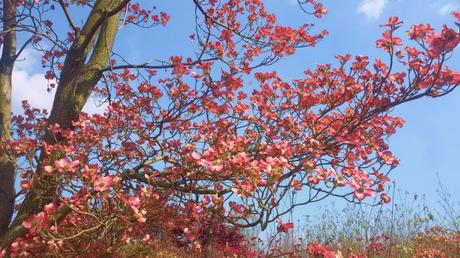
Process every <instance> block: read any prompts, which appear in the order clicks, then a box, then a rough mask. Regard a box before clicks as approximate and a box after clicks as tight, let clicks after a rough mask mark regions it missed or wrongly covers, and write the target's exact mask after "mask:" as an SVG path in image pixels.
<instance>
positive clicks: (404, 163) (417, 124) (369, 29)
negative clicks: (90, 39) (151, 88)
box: [13, 0, 460, 204]
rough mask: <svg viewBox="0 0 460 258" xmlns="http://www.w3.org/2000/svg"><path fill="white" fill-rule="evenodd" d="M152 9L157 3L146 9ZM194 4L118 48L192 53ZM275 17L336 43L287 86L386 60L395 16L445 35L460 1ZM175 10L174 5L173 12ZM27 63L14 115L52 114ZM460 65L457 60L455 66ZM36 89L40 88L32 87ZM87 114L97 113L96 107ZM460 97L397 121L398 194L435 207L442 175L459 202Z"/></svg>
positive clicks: (386, 0) (332, 5)
mask: <svg viewBox="0 0 460 258" xmlns="http://www.w3.org/2000/svg"><path fill="white" fill-rule="evenodd" d="M144 2H146V3H151V1H147V0H146V1H144ZM191 2H192V1H183V0H174V1H155V4H157V6H158V8H159V9H160V10H164V11H166V12H168V13H169V14H170V16H171V22H170V24H169V25H168V26H167V27H166V28H157V29H155V30H152V31H149V32H146V31H145V30H139V29H134V28H129V27H127V28H123V29H122V30H121V32H120V35H119V36H120V37H119V39H120V40H119V41H117V43H116V46H115V48H116V49H117V51H119V52H122V53H123V54H124V55H125V56H127V57H128V60H130V61H132V62H133V63H135V62H145V61H147V60H150V59H147V60H146V59H145V58H146V57H147V58H157V59H167V58H168V57H169V56H171V55H187V54H190V53H191V49H192V48H191V46H192V44H191V43H190V42H189V40H188V35H189V34H191V33H192V32H193V28H194V25H193V16H194V12H193V8H192V5H191ZM266 2H267V6H268V9H269V10H271V11H273V12H276V13H278V15H279V16H278V18H279V20H280V22H281V23H284V24H292V25H296V24H300V23H302V22H315V23H316V24H317V25H316V26H317V28H318V31H319V30H320V29H322V28H327V29H328V31H329V32H330V35H329V36H328V37H327V38H326V39H325V40H324V41H323V42H321V43H320V44H319V45H318V46H317V47H316V48H310V49H303V50H300V51H299V52H298V53H297V55H296V56H294V57H289V58H287V59H285V60H283V61H281V62H279V63H277V64H275V65H274V66H273V67H272V69H275V70H277V71H278V72H279V73H280V74H281V75H282V76H284V77H285V78H286V79H289V78H295V77H300V76H302V71H303V70H304V69H306V68H312V67H314V66H315V65H316V64H318V63H329V62H331V61H333V59H334V56H335V55H337V54H345V53H350V54H364V55H369V56H371V57H382V58H383V59H384V60H385V55H383V52H381V51H379V50H377V49H376V48H375V40H376V39H378V38H379V37H380V34H381V32H382V30H381V28H379V24H382V23H385V22H386V20H387V19H388V17H390V16H394V15H396V16H399V17H400V18H401V19H402V20H404V22H405V25H404V27H403V28H402V29H401V30H400V33H401V34H402V35H403V32H404V31H405V30H407V29H408V28H409V26H410V25H411V24H416V23H431V24H432V25H433V26H434V27H436V28H440V27H441V26H442V24H445V23H447V24H451V25H452V24H453V18H452V17H451V15H450V13H451V12H452V11H454V10H460V1H455V0H431V1H429V0H324V1H322V2H323V3H324V4H325V6H326V7H327V8H328V9H329V13H328V15H326V16H325V17H324V18H323V19H321V20H316V19H313V18H311V17H307V16H305V15H304V14H303V13H302V12H301V11H300V9H299V8H298V7H297V5H296V3H295V0H269V1H266ZM172 3H174V4H172ZM459 56H460V54H459V53H457V54H456V55H454V56H453V58H452V60H451V62H450V65H451V67H452V68H455V70H457V71H458V70H460V61H458V60H460V58H459ZM23 58H24V59H25V61H24V62H20V63H19V64H18V65H17V67H16V72H15V75H14V81H15V89H14V91H13V94H14V95H13V98H14V103H15V104H14V106H15V110H16V111H18V107H19V103H20V100H22V99H28V100H29V101H30V102H31V104H32V105H33V106H38V107H43V108H49V107H50V105H51V103H52V98H53V96H52V94H48V93H47V92H46V84H47V82H46V81H45V80H44V78H43V71H41V70H40V69H39V68H38V67H39V57H38V56H36V55H35V54H34V53H33V52H32V51H25V53H24V56H23ZM455 58H456V59H455ZM31 85H33V87H31ZM86 110H87V111H91V112H95V111H96V110H97V109H96V107H95V106H94V104H92V103H90V104H88V105H87V107H86ZM459 111H460V90H457V91H454V92H453V93H451V94H450V95H449V96H446V97H443V98H439V99H423V100H420V101H417V102H413V103H409V104H406V105H404V106H401V107H398V108H397V109H396V110H394V113H393V114H396V115H400V116H402V117H403V118H404V119H405V120H406V125H405V127H404V128H403V129H401V130H400V131H399V132H398V133H397V134H396V135H395V136H394V137H393V138H391V140H390V146H391V148H392V150H393V152H394V153H395V154H396V155H397V156H398V157H399V158H400V159H401V165H400V166H399V167H398V168H396V169H395V170H393V172H392V174H391V178H392V179H394V180H395V182H396V186H397V188H401V189H403V190H407V191H409V192H416V193H419V194H425V195H426V198H427V201H428V203H432V204H434V203H435V202H436V200H437V196H436V188H437V173H438V174H439V178H440V180H441V182H442V183H443V184H444V185H445V186H446V187H447V189H448V191H449V192H450V193H451V194H452V196H453V197H454V199H455V200H456V201H460V187H458V185H459V183H458V182H459V181H460V171H459V169H458V166H457V162H458V161H460V151H459V150H458V147H460V135H459V134H458V133H457V132H458V131H459V130H458V129H459V127H460V119H459V117H460V115H459Z"/></svg>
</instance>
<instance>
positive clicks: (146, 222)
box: [0, 0, 460, 256]
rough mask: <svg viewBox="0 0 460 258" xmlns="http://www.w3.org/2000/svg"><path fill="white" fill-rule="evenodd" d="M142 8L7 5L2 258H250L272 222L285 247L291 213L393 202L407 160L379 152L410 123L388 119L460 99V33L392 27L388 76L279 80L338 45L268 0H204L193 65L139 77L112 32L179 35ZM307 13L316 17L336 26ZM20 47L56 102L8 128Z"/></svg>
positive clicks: (196, 4) (84, 2) (311, 3)
mask: <svg viewBox="0 0 460 258" xmlns="http://www.w3.org/2000/svg"><path fill="white" fill-rule="evenodd" d="M146 2H147V3H146ZM149 2H150V1H141V2H139V3H138V2H136V1H130V0H113V1H104V0H78V1H77V0H56V1H49V0H35V1H29V0H4V1H2V5H3V6H2V7H3V8H2V17H1V18H2V23H3V31H2V32H1V38H0V39H1V44H2V56H1V60H0V88H1V91H0V93H1V94H0V119H1V126H0V132H1V137H2V141H1V144H0V210H1V213H0V236H1V241H2V242H1V248H3V249H2V250H3V253H2V254H0V256H1V255H5V254H7V253H8V254H12V255H27V254H37V253H47V254H60V255H63V254H66V255H72V254H82V253H87V254H92V255H94V254H101V255H102V254H111V253H115V252H120V250H122V249H123V248H124V246H126V245H127V244H129V243H137V244H139V243H142V244H143V245H147V246H151V247H152V248H154V247H155V246H158V245H159V243H160V242H164V241H167V242H168V243H172V244H173V245H174V246H176V247H178V248H183V250H194V251H197V252H201V253H204V254H206V253H207V252H208V250H210V248H213V247H219V250H221V251H222V252H223V254H247V252H250V250H249V249H248V248H246V247H244V245H243V244H241V243H242V240H243V237H242V235H240V234H239V232H238V229H240V228H245V227H254V226H260V227H261V228H262V229H264V228H266V227H267V225H268V224H269V223H271V222H275V223H277V225H278V229H279V230H280V231H281V232H286V231H288V230H289V229H290V228H292V226H293V224H292V223H290V222H283V221H282V216H283V215H284V214H286V213H288V212H290V211H291V210H292V209H293V208H294V207H296V206H300V205H307V204H309V203H312V202H318V201H321V200H323V199H324V198H326V197H328V196H336V197H341V198H344V199H346V200H348V201H351V202H361V201H363V200H364V199H366V198H367V197H370V196H376V195H378V196H379V198H380V200H381V202H382V203H387V202H389V201H390V198H389V196H388V195H387V194H386V193H385V189H386V187H385V183H386V182H388V181H389V180H390V179H389V178H388V177H387V176H388V172H389V170H391V169H392V168H394V167H395V166H396V165H397V164H398V162H399V161H398V159H397V158H396V157H394V156H393V155H392V153H391V151H390V150H389V149H388V145H387V142H386V140H387V138H388V136H390V135H392V134H394V133H395V132H396V129H397V128H399V127H401V126H402V125H403V120H402V119H401V118H399V117H394V116H391V115H390V114H389V111H391V110H392V109H393V108H394V107H396V106H398V105H400V104H402V103H405V102H409V101H412V100H416V99H419V98H422V97H439V96H442V95H445V94H447V93H449V92H451V91H452V90H453V89H454V88H455V87H456V86H457V85H458V84H460V74H459V73H458V72H455V71H452V70H451V69H449V67H448V66H447V61H448V58H449V56H450V55H451V53H452V52H453V51H454V48H455V47H456V46H457V45H458V43H459V41H460V34H459V32H458V28H451V27H448V26H444V27H443V28H441V29H440V30H439V31H436V30H435V29H433V28H432V27H431V26H430V25H428V24H420V25H414V26H412V27H410V28H408V31H407V36H408V41H409V42H408V43H405V42H403V39H402V38H400V36H398V35H399V30H398V29H399V28H400V27H401V26H402V22H401V21H400V20H399V19H398V18H397V17H391V18H390V19H389V20H388V22H387V24H384V25H382V28H383V35H382V39H379V40H377V47H378V48H381V49H382V50H383V51H385V52H386V53H387V54H388V58H387V59H388V60H387V61H386V62H384V61H382V60H380V59H375V60H370V59H369V58H368V57H366V56H354V57H353V56H351V55H348V54H347V55H339V56H336V57H335V59H336V60H334V62H333V63H332V64H324V65H318V66H317V68H316V69H315V70H305V72H304V76H302V77H301V78H298V79H295V80H291V81H286V80H284V79H283V78H281V77H280V76H279V75H278V74H277V72H276V71H269V68H268V67H269V66H270V65H271V64H273V63H274V62H276V61H278V60H279V59H281V58H283V57H285V56H289V55H293V54H295V53H296V51H298V49H299V48H304V47H314V46H315V45H316V44H318V43H320V41H321V39H323V38H324V37H325V36H326V35H327V31H315V30H314V29H313V27H312V25H311V24H304V25H302V26H300V27H296V28H294V27H289V26H283V25H282V24H279V23H278V22H277V19H276V15H275V14H272V13H269V12H268V11H267V10H266V9H265V7H264V4H263V1H261V0H209V1H206V0H193V1H191V2H192V3H191V4H192V8H191V9H190V11H191V12H194V13H195V17H196V19H195V22H196V24H195V31H191V35H190V39H191V40H192V42H194V44H195V46H194V49H195V52H194V53H191V54H190V55H189V56H177V55H176V56H171V57H170V59H169V60H167V61H162V62H148V61H146V62H145V63H139V64H132V63H129V62H128V61H127V59H126V58H124V57H122V56H121V55H119V54H118V53H116V51H115V50H114V48H113V46H114V42H115V41H116V40H117V32H118V31H119V30H123V29H124V28H125V27H129V26H137V27H139V28H142V29H145V30H156V29H157V27H158V26H166V28H167V26H168V23H169V20H170V17H169V15H168V14H167V13H164V12H162V11H161V10H157V9H156V8H150V9H149V8H148V7H150V6H151V5H152V3H149ZM152 2H155V1H152ZM298 2H299V7H300V8H301V10H302V11H303V12H305V13H306V14H307V15H311V16H312V18H311V19H315V17H316V18H321V17H322V16H323V15H324V14H326V12H327V11H326V8H325V7H324V6H323V5H322V4H321V3H319V2H317V1H315V0H302V1H300V0H299V1H298ZM454 19H455V22H456V26H459V25H460V14H459V13H454ZM76 21H80V23H77V22H76ZM171 22H173V20H172V21H171ZM56 24H59V26H61V27H62V25H63V24H65V26H64V27H65V28H64V29H62V28H56V26H57V25H56ZM26 48H30V49H34V50H35V51H37V52H39V53H41V55H42V60H41V61H42V64H43V67H45V68H46V69H47V72H46V74H45V77H46V79H48V80H50V90H55V91H56V95H55V99H54V102H53V106H52V108H51V110H50V112H49V114H48V112H47V111H44V110H39V109H36V108H34V107H31V106H30V105H29V104H28V103H27V100H25V101H24V102H23V108H24V115H15V116H12V115H11V90H12V88H13V87H14V81H12V79H11V78H12V73H13V67H14V64H15V61H16V60H17V59H18V58H20V56H21V53H22V52H23V50H24V49H26ZM154 54H155V53H153V54H152V55H154ZM153 57H154V56H153ZM264 67H265V68H264ZM395 67H399V68H398V69H396V68H395ZM249 82H250V83H249ZM249 85H250V86H249ZM54 88H55V89H54ZM91 94H97V95H99V96H102V97H104V99H106V103H107V108H106V109H105V112H104V113H101V114H94V115H89V114H87V113H84V112H82V109H83V106H84V105H85V103H86V102H87V101H88V98H89V97H90V95H91ZM15 182H20V183H19V185H18V184H15ZM245 252H246V253H245Z"/></svg>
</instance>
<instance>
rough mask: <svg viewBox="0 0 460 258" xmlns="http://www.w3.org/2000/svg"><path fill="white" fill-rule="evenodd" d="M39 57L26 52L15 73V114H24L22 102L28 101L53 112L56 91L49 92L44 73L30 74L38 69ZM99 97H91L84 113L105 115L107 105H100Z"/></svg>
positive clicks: (13, 100) (33, 105)
mask: <svg viewBox="0 0 460 258" xmlns="http://www.w3.org/2000/svg"><path fill="white" fill-rule="evenodd" d="M38 58H39V56H38V55H37V54H36V53H34V52H33V51H29V50H27V49H26V50H24V52H23V53H22V55H21V58H20V61H19V62H17V63H16V65H15V70H14V72H13V78H12V79H13V94H12V108H13V113H15V114H22V112H23V109H22V101H23V100H27V101H28V102H29V104H30V106H31V107H34V108H40V109H47V110H48V111H50V110H51V107H52V105H53V100H54V94H55V92H56V90H52V91H51V92H48V91H47V88H48V83H51V82H48V81H47V80H46V79H45V76H44V74H43V73H33V72H30V71H31V70H33V69H34V68H36V67H37V65H38V63H39V59H38ZM99 103H100V100H99V99H98V98H97V97H91V98H90V99H89V100H88V102H87V103H86V105H85V107H84V109H83V111H84V112H87V113H89V114H95V113H103V112H104V110H105V108H106V107H107V105H106V104H104V105H102V106H101V105H99Z"/></svg>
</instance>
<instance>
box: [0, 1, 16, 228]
mask: <svg viewBox="0 0 460 258" xmlns="http://www.w3.org/2000/svg"><path fill="white" fill-rule="evenodd" d="M2 22H3V31H4V32H6V34H5V36H4V42H3V50H2V56H1V58H0V139H1V140H2V141H3V140H6V139H8V138H9V137H10V124H11V91H12V75H13V67H14V61H15V59H16V31H15V30H16V4H15V1H14V0H5V1H3V21H2ZM14 181H15V163H14V161H12V160H10V159H9V158H8V156H7V155H6V154H5V153H0V236H2V235H3V234H4V233H5V232H6V231H7V230H8V226H9V224H10V222H11V218H12V216H13V211H14V197H15V194H16V193H15V189H14Z"/></svg>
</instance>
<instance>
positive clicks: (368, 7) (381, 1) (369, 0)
mask: <svg viewBox="0 0 460 258" xmlns="http://www.w3.org/2000/svg"><path fill="white" fill-rule="evenodd" d="M387 2H388V0H362V1H361V3H360V4H359V6H358V12H359V13H363V14H365V15H366V16H367V18H369V19H372V20H375V19H378V18H379V17H380V15H382V13H383V9H384V8H385V5H386V4H387Z"/></svg>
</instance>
